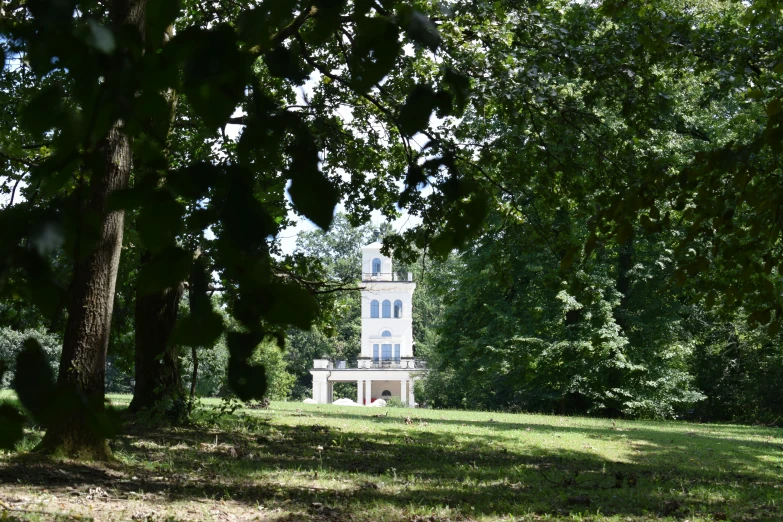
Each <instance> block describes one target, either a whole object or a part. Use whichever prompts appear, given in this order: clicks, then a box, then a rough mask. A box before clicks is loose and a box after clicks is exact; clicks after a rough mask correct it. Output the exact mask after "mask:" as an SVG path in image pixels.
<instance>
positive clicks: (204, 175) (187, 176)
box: [166, 163, 223, 200]
mask: <svg viewBox="0 0 783 522" xmlns="http://www.w3.org/2000/svg"><path fill="white" fill-rule="evenodd" d="M222 174H223V172H222V170H221V169H220V167H217V166H216V165H212V164H210V163H196V164H194V165H188V166H187V167H185V168H183V169H180V170H176V171H174V172H170V173H169V174H168V175H167V176H166V184H167V185H168V187H169V188H171V190H173V191H174V192H176V193H177V194H180V195H181V196H183V197H186V198H188V199H192V200H198V199H201V198H203V197H205V196H206V195H207V192H208V191H209V188H210V187H211V186H213V185H215V184H216V183H218V182H219V181H220V180H221V179H222Z"/></svg>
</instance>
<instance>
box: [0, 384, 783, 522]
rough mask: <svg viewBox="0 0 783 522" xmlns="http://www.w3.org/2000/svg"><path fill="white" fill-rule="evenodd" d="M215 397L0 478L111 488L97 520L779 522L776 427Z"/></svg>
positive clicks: (11, 462)
mask: <svg viewBox="0 0 783 522" xmlns="http://www.w3.org/2000/svg"><path fill="white" fill-rule="evenodd" d="M129 399H130V398H129V397H127V396H111V400H112V402H113V403H114V404H117V405H120V406H121V405H122V404H125V405H127V403H128V401H129ZM218 404H219V401H207V403H206V404H205V405H204V407H203V408H202V410H201V411H200V412H199V414H198V415H197V417H196V418H197V420H196V422H195V423H194V424H193V425H190V426H180V427H170V428H166V429H162V428H152V427H146V426H145V425H142V424H134V423H129V424H128V426H127V428H126V432H125V433H124V434H123V435H121V436H119V437H117V438H116V439H115V440H114V441H113V442H112V448H113V450H114V453H115V456H116V457H117V459H118V461H119V464H118V465H115V466H112V467H110V468H105V467H100V466H94V467H90V466H84V465H83V464H81V463H69V462H59V463H57V464H56V466H54V465H52V464H48V463H45V462H39V461H36V462H35V465H34V466H33V465H32V464H31V462H30V461H29V459H28V458H25V457H19V456H13V455H11V456H5V457H2V458H0V483H5V484H6V485H7V484H10V483H11V482H15V485H14V487H16V488H18V487H20V486H19V484H23V485H24V487H27V488H28V489H27V490H28V491H38V490H40V488H44V487H46V488H47V490H48V491H56V490H57V488H61V489H62V488H67V487H70V488H77V489H78V487H79V484H88V485H89V487H90V488H92V489H94V488H95V487H100V488H103V490H105V491H106V492H107V493H106V496H107V498H108V499H109V500H111V501H112V502H117V503H118V504H117V505H116V506H115V508H114V509H112V510H108V511H100V510H98V511H94V509H95V508H91V509H93V511H91V512H90V513H92V516H95V518H96V519H103V518H106V519H113V517H114V516H116V517H117V519H118V520H120V519H128V518H131V516H129V515H130V514H132V513H131V511H128V510H127V509H126V510H125V511H123V510H122V508H123V504H122V503H123V502H124V501H125V502H130V501H131V500H133V499H135V498H137V497H134V495H138V494H141V495H142V498H144V495H145V494H147V495H153V496H152V497H149V500H148V501H147V504H149V505H150V506H152V507H151V508H150V509H152V514H153V515H152V516H154V517H158V518H154V517H153V518H151V519H152V520H157V519H161V520H180V519H182V520H184V519H189V520H190V519H194V520H195V519H215V520H218V519H221V518H220V516H218V515H217V514H215V511H214V510H215V509H218V510H220V509H222V510H223V511H222V513H224V514H226V516H229V515H230V516H234V517H236V518H237V519H239V520H246V519H262V520H266V519H270V520H271V519H282V520H381V521H383V520H419V521H423V520H593V521H609V520H612V521H615V520H616V521H620V520H622V521H628V520H653V519H655V520H690V521H693V522H695V521H702V520H704V521H706V520H740V521H763V520H764V521H766V520H768V521H777V520H783V430H780V429H774V428H758V427H748V426H733V425H708V424H689V423H683V422H641V421H634V422H631V421H615V422H613V421H611V420H605V419H592V418H579V417H560V416H543V415H518V414H499V413H478V412H464V411H442V410H423V409H398V408H364V407H336V406H332V405H305V404H299V403H290V402H289V403H285V402H273V403H272V405H271V407H270V408H269V409H268V410H237V411H236V412H234V413H232V414H224V415H218V412H217V410H216V408H217V407H218ZM37 436H38V434H37V433H31V434H30V436H29V438H28V440H27V441H26V442H25V443H24V447H25V448H28V447H31V445H32V444H33V443H34V441H35V439H36V437H37ZM46 466H49V467H56V468H57V471H56V472H52V473H48V472H47V471H46V470H47V469H48V468H46ZM33 467H34V469H35V470H36V471H34V472H33V471H30V470H31V469H33ZM14 473H16V476H14ZM12 478H13V481H12V480H11V479H12ZM86 488H87V486H85V495H87V493H86V491H87V489H86ZM2 492H3V489H2V488H0V498H2ZM139 492H141V493H139ZM109 500H107V501H106V502H109ZM136 505H137V504H134V506H136ZM215 506H217V508H215ZM125 507H127V506H125ZM63 508H64V509H66V510H76V511H79V509H78V506H73V505H71V504H66V505H64V506H61V509H63ZM133 509H136V507H134V508H133ZM199 509H200V510H199ZM79 512H81V511H79ZM133 513H135V512H133ZM194 513H195V514H194ZM88 514H89V513H88ZM96 514H97V515H96ZM0 515H1V512H0ZM123 516H127V518H122V517H123ZM134 516H136V515H134Z"/></svg>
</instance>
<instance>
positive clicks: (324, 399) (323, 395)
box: [315, 381, 329, 404]
mask: <svg viewBox="0 0 783 522" xmlns="http://www.w3.org/2000/svg"><path fill="white" fill-rule="evenodd" d="M315 400H316V401H318V404H329V395H328V387H327V383H326V381H321V382H319V383H318V398H317V399H315Z"/></svg>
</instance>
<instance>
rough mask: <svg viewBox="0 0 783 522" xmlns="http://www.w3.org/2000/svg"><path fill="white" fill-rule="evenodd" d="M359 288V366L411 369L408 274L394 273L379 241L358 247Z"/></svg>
mask: <svg viewBox="0 0 783 522" xmlns="http://www.w3.org/2000/svg"><path fill="white" fill-rule="evenodd" d="M362 287H363V289H362V338H361V343H362V344H361V354H360V356H359V367H360V368H361V367H363V368H384V367H385V368H391V367H401V368H408V367H410V368H413V314H412V311H413V291H414V290H415V289H416V283H414V282H413V277H412V274H410V273H405V274H399V273H396V272H394V268H393V265H392V259H391V258H390V257H387V256H384V255H383V254H381V244H380V243H378V242H374V243H370V244H369V245H367V246H365V247H363V248H362ZM409 365H410V366H409Z"/></svg>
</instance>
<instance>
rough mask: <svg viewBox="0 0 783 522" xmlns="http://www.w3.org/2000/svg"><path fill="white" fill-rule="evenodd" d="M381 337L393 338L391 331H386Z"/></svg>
mask: <svg viewBox="0 0 783 522" xmlns="http://www.w3.org/2000/svg"><path fill="white" fill-rule="evenodd" d="M381 337H391V332H390V331H389V330H384V331H383V332H381Z"/></svg>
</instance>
